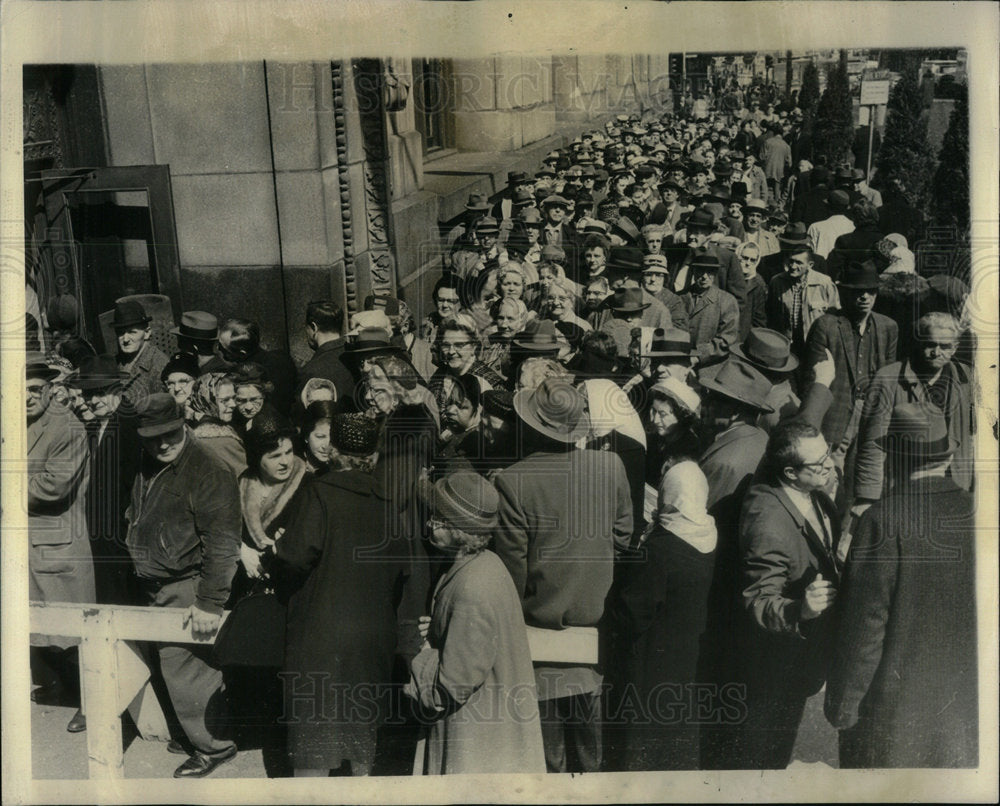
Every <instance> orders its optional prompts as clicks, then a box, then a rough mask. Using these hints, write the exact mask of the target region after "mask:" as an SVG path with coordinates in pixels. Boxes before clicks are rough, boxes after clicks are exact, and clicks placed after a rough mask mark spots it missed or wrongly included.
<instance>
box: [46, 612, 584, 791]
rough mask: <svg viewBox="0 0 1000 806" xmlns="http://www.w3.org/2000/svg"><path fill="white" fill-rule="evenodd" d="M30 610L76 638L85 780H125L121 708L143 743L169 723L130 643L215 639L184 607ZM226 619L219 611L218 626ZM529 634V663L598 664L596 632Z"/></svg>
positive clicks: (55, 630)
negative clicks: (198, 628) (201, 631)
mask: <svg viewBox="0 0 1000 806" xmlns="http://www.w3.org/2000/svg"><path fill="white" fill-rule="evenodd" d="M29 612H30V616H29V622H30V631H31V632H32V633H34V634H37V635H53V636H63V637H67V638H78V639H80V689H81V694H82V697H83V702H85V703H86V714H87V756H88V764H89V770H90V778H91V779H94V780H98V779H103V780H108V779H119V778H124V775H125V772H124V752H123V749H122V728H121V715H122V714H123V713H124V712H125V711H126V710H130V711H131V712H132V713H133V716H134V717H135V718H136V723H137V725H138V726H139V729H140V733H142V735H143V737H144V738H148V737H149V734H150V733H153V734H155V735H158V736H160V737H161V738H164V739H165V738H167V734H166V722H165V720H164V718H163V714H162V711H160V709H159V705H158V703H157V701H156V697H155V695H154V694H153V693H152V690H151V688H150V686H149V682H150V673H149V667H148V666H147V665H146V662H145V660H144V659H143V657H142V653H141V652H140V651H139V650H138V648H137V647H136V646H135V642H139V641H154V642H169V643H180V644H211V643H213V642H214V641H215V636H214V635H213V636H212V637H210V638H207V639H206V638H195V636H194V634H193V633H192V631H191V625H190V622H189V623H185V617H186V615H187V613H188V609H187V608H182V607H129V606H125V605H98V604H70V603H62V602H57V603H45V602H31V606H30V611H29ZM227 615H228V614H226V613H223V616H222V620H223V621H224V620H225V618H226V616H227ZM220 626H221V622H220ZM527 631H528V646H529V647H530V650H531V659H532V660H533V661H536V662H548V663H580V664H593V663H597V630H596V629H595V628H592V627H569V628H567V629H565V630H542V629H538V628H536V627H528V628H527ZM217 634H218V633H216V635H217ZM140 714H142V715H140ZM144 723H145V724H144ZM144 727H145V728H146V730H144ZM423 746H424V742H423V740H421V742H420V744H419V746H418V748H417V753H416V757H415V758H414V774H416V775H419V774H421V772H422V762H423Z"/></svg>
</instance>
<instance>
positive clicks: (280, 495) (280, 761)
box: [226, 409, 309, 777]
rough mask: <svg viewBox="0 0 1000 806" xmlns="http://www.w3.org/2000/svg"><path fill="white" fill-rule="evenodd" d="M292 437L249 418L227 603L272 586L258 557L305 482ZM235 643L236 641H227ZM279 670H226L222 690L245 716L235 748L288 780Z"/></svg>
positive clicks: (272, 423) (275, 419)
mask: <svg viewBox="0 0 1000 806" xmlns="http://www.w3.org/2000/svg"><path fill="white" fill-rule="evenodd" d="M295 443H296V433H295V428H294V427H293V426H292V424H291V423H290V422H288V421H287V420H285V418H284V417H283V416H282V415H280V414H278V413H277V411H275V410H273V409H272V410H269V411H266V412H262V413H260V414H258V415H256V416H255V417H254V421H253V427H252V428H251V429H250V430H249V431H248V432H247V435H246V446H247V469H246V471H245V472H244V473H243V475H242V476H240V478H239V489H240V510H241V512H242V515H243V540H242V543H241V545H240V570H238V572H237V575H236V578H235V579H234V580H233V587H232V597H231V601H232V602H233V603H234V604H235V602H237V601H238V600H239V599H240V598H242V597H243V596H245V595H247V594H249V593H251V592H255V591H257V592H259V591H261V590H263V589H264V588H265V587H268V586H270V584H271V581H270V580H269V579H267V575H266V574H265V572H264V569H263V567H262V562H261V559H262V555H263V554H264V553H265V552H269V551H273V550H274V546H275V542H276V541H277V540H278V539H279V538H280V537H281V535H282V533H283V532H284V531H285V527H286V526H287V524H288V522H289V520H290V518H291V517H292V515H293V513H294V512H295V509H296V506H297V505H298V502H299V501H300V500H301V498H302V494H303V490H304V488H305V486H306V485H304V484H303V482H304V481H306V479H307V478H308V477H309V474H308V473H307V469H306V463H305V462H304V461H303V460H302V459H301V458H300V457H299V456H297V455H296V453H295ZM229 638H230V640H233V641H238V640H239V637H238V636H233V635H230V636H229ZM277 672H278V668H266V667H265V668H262V666H258V665H256V664H253V665H239V666H233V667H231V668H227V669H226V679H227V682H226V689H227V693H228V694H229V697H230V701H231V702H232V703H233V707H234V711H235V712H236V713H242V714H246V715H247V719H246V722H245V726H246V727H247V728H248V731H247V733H248V734H249V735H245V736H243V737H242V740H241V742H240V744H241V746H244V745H245V744H246V743H247V741H249V742H250V743H251V745H252V746H257V743H260V744H261V746H262V747H263V751H264V763H265V767H266V768H267V770H268V774H269V775H271V776H272V777H274V776H276V775H282V776H287V775H288V774H289V772H290V769H289V768H288V766H287V758H286V746H285V727H284V725H283V724H282V722H281V720H280V717H281V713H282V709H281V678H279V677H278V674H277Z"/></svg>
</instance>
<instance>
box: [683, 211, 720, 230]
mask: <svg viewBox="0 0 1000 806" xmlns="http://www.w3.org/2000/svg"><path fill="white" fill-rule="evenodd" d="M685 227H686V228H687V229H689V230H691V229H715V216H714V215H712V213H711V211H710V210H705V209H703V208H701V207H699V208H698V209H697V210H692V211H691V213H690V214H689V215H688V217H687V222H686V223H685Z"/></svg>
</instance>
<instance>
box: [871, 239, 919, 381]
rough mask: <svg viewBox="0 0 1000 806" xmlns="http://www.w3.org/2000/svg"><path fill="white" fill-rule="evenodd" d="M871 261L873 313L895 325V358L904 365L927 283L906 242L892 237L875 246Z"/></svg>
mask: <svg viewBox="0 0 1000 806" xmlns="http://www.w3.org/2000/svg"><path fill="white" fill-rule="evenodd" d="M872 260H873V261H874V263H875V268H876V269H878V271H879V278H878V296H876V297H875V306H874V310H875V312H876V313H881V314H885V315H886V316H888V317H889V318H890V319H892V320H893V321H894V322H895V323H896V324H897V325H899V340H898V341H897V343H896V357H897V358H898V359H899V360H900V361H905V360H906V359H907V358H909V357H910V355H912V353H913V340H914V337H915V335H916V334H915V333H914V326H915V324H916V321H917V318H918V315H919V312H920V311H921V309H922V308H923V306H924V304H925V303H926V301H927V299H928V297H929V296H930V291H931V287H930V284H929V283H928V281H927V280H926V279H925V278H924V277H921V276H920V275H919V274H917V272H916V260H915V257H914V255H913V252H911V251H910V250H909V249H908V248H907V244H906V238H904V237H903V236H902V235H899V234H897V233H892V234H891V235H888V236H886V237H885V238H883V239H882V240H880V241H878V242H877V243H876V244H875V247H874V249H873V250H872Z"/></svg>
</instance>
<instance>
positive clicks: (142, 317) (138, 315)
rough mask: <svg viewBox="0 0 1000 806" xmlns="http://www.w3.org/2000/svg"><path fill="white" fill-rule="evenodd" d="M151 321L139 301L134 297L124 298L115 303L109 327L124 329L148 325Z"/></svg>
mask: <svg viewBox="0 0 1000 806" xmlns="http://www.w3.org/2000/svg"><path fill="white" fill-rule="evenodd" d="M151 321H153V319H152V317H151V316H148V315H147V314H146V309H145V308H143V307H142V305H141V304H140V303H139V302H137V301H136V300H134V299H126V300H122V301H120V302H116V303H115V312H114V316H113V317H112V319H111V327H112V328H113V329H114V330H126V329H127V328H130V327H139V326H140V325H148V324H149V323H150V322H151Z"/></svg>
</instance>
